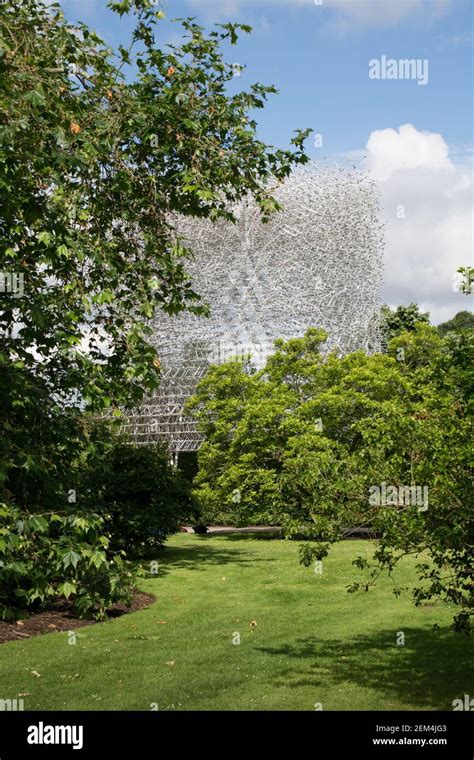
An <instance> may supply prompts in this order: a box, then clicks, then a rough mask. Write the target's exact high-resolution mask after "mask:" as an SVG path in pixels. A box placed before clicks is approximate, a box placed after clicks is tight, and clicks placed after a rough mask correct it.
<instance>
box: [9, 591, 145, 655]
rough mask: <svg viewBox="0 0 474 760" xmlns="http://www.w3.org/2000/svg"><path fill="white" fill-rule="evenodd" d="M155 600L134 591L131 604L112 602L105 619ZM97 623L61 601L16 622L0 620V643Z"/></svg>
mask: <svg viewBox="0 0 474 760" xmlns="http://www.w3.org/2000/svg"><path fill="white" fill-rule="evenodd" d="M154 601H155V597H154V596H153V594H144V593H142V592H141V591H136V592H135V594H134V595H133V599H132V606H131V607H126V606H125V605H124V604H114V605H113V607H111V608H110V610H108V611H107V618H106V619H107V620H110V619H112V618H116V617H120V616H121V615H126V614H127V613H128V612H136V611H137V610H143V609H145V607H149V606H150V605H151V604H153V602H154ZM93 623H97V620H81V619H80V618H77V617H75V615H74V612H73V608H72V604H71V603H70V602H66V601H64V602H62V603H61V604H57V605H55V606H54V607H53V608H52V609H49V610H45V611H42V612H31V613H29V614H28V615H27V617H25V618H23V619H22V620H17V621H16V622H13V623H11V622H8V623H7V622H5V621H3V620H0V644H3V643H4V642H6V641H20V640H25V639H29V638H31V637H32V636H38V635H39V634H41V633H53V632H54V631H73V630H76V628H82V627H83V626H85V625H92V624H93Z"/></svg>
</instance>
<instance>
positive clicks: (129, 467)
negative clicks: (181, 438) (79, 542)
mask: <svg viewBox="0 0 474 760" xmlns="http://www.w3.org/2000/svg"><path fill="white" fill-rule="evenodd" d="M86 479H87V483H86V488H87V491H88V495H87V496H86V502H87V501H90V503H91V504H95V505H97V506H98V508H99V511H101V512H103V513H104V514H107V515H109V518H110V519H108V522H107V528H108V530H109V531H110V533H111V547H112V548H113V549H118V550H123V549H125V550H126V551H127V553H132V554H135V555H140V554H143V553H146V551H147V550H149V549H153V548H156V547H160V546H162V545H163V543H164V542H165V540H166V537H167V536H168V535H170V534H171V533H175V532H176V531H177V530H178V529H179V527H180V525H181V524H182V523H183V522H185V521H186V520H188V519H190V518H192V517H193V516H194V517H195V516H196V515H193V507H192V501H191V496H190V486H189V484H188V483H187V481H186V480H185V479H184V477H183V476H182V475H181V473H180V472H179V471H176V470H175V469H174V468H173V467H172V466H171V464H170V461H169V455H168V452H167V450H166V448H165V447H164V446H161V445H158V444H155V445H153V446H136V445H133V444H130V443H128V442H126V441H123V440H118V441H115V443H114V444H113V445H112V447H111V449H110V450H109V451H108V453H107V454H106V455H105V456H104V457H103V458H102V457H99V459H98V460H97V461H96V462H95V464H94V466H93V467H91V468H90V469H89V471H88V473H87V475H86ZM94 508H95V507H94Z"/></svg>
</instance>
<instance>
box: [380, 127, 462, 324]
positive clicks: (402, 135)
mask: <svg viewBox="0 0 474 760" xmlns="http://www.w3.org/2000/svg"><path fill="white" fill-rule="evenodd" d="M366 153H367V157H366V161H365V163H366V166H367V168H368V169H370V170H371V172H372V174H373V176H374V179H375V180H376V181H377V183H378V186H379V189H380V195H381V200H382V211H383V216H384V218H385V220H386V230H385V238H386V250H385V288H384V299H385V300H386V301H387V302H388V303H389V304H391V305H392V306H394V305H397V304H401V303H404V304H407V303H409V302H410V301H415V302H417V303H419V304H420V306H421V307H422V308H423V309H425V310H427V311H430V312H431V317H432V321H433V322H435V323H438V322H441V321H444V320H445V319H447V318H449V317H451V316H452V315H454V314H455V313H456V312H457V311H460V310H461V309H469V308H471V306H472V304H471V299H469V298H468V297H466V296H463V295H461V294H459V293H456V292H454V291H453V289H452V283H453V274H454V272H455V271H456V269H457V268H458V267H459V266H461V265H466V264H470V263H472V250H473V178H472V168H471V166H470V164H469V161H467V160H466V161H465V162H464V163H463V164H456V165H455V164H454V163H453V162H452V160H451V158H450V155H449V149H448V146H447V144H446V142H445V140H444V139H443V137H442V135H439V134H435V133H430V132H421V131H418V130H417V129H415V127H414V126H412V125H411V124H405V125H403V126H401V127H400V128H399V129H398V131H397V130H395V129H383V130H378V131H375V132H372V134H371V135H370V137H369V140H368V142H367V146H366Z"/></svg>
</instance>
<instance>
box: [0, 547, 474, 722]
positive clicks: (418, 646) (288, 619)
mask: <svg viewBox="0 0 474 760" xmlns="http://www.w3.org/2000/svg"><path fill="white" fill-rule="evenodd" d="M371 551H372V545H371V544H370V542H363V541H347V542H345V543H343V544H340V545H339V546H337V547H336V548H335V549H334V550H333V553H332V555H331V556H330V558H328V559H327V560H325V562H324V568H323V573H322V575H318V574H315V573H314V572H312V570H311V569H307V568H303V567H301V566H300V565H299V563H298V544H297V543H295V542H286V541H282V540H267V539H263V538H255V537H252V538H247V537H242V536H237V535H236V536H219V537H209V536H195V535H187V534H180V535H177V536H174V537H173V538H172V539H171V540H170V541H169V543H168V547H167V548H166V549H165V550H164V551H163V552H161V553H160V554H159V555H158V556H157V559H158V562H159V572H158V575H157V576H156V577H151V578H150V579H146V580H143V581H141V583H140V586H141V588H142V589H143V590H144V591H146V592H150V593H153V594H155V596H156V602H155V604H153V605H152V606H151V607H150V608H148V609H146V610H142V611H140V612H136V613H133V614H131V615H125V616H123V617H121V618H118V619H115V620H112V621H108V622H106V623H101V624H97V625H93V626H90V627H86V628H79V629H78V631H77V643H76V645H69V644H68V635H67V633H51V634H47V635H43V636H38V637H36V638H32V639H30V640H27V641H26V640H25V641H15V642H10V643H7V644H3V645H2V646H0V674H1V688H0V697H1V698H4V699H6V698H15V697H18V696H20V695H26V696H24V697H23V698H24V700H25V709H27V710H37V709H41V710H73V709H74V710H87V709H91V710H106V709H107V710H150V709H152V705H153V706H155V707H156V706H157V707H158V709H159V710H246V709H250V710H314V709H315V704H316V703H321V705H322V708H323V710H409V709H414V710H423V709H426V710H437V709H441V710H444V709H446V710H451V709H452V700H453V699H455V698H458V697H462V696H463V695H464V694H466V693H472V675H470V673H469V663H472V660H473V657H472V655H473V653H474V652H473V643H472V640H470V639H468V638H467V637H466V636H464V635H460V634H456V633H454V632H453V631H452V630H451V629H450V627H449V626H450V621H451V616H452V610H451V609H450V608H449V607H447V606H446V605H437V606H425V607H421V608H415V607H414V606H413V604H412V603H411V600H410V597H409V595H406V596H402V597H399V598H397V597H395V596H394V595H393V593H392V588H393V584H392V582H391V581H390V580H387V579H386V580H384V581H382V582H380V583H379V585H378V586H377V588H376V589H375V590H372V591H370V592H368V593H365V592H360V593H357V594H355V595H354V594H348V593H347V592H346V590H345V587H346V586H347V584H349V583H350V582H351V581H353V580H354V579H355V578H356V577H360V576H359V571H357V570H355V569H354V568H353V567H352V564H351V562H352V559H353V558H354V557H355V556H356V555H358V554H361V553H362V554H366V553H369V552H371ZM413 564H414V563H413V562H411V561H406V562H404V564H403V566H402V567H401V569H400V570H399V578H400V580H401V581H402V582H404V583H410V581H412V580H413V578H414V574H413ZM434 624H437V625H438V626H439V629H434V627H433V626H434ZM399 632H403V633H404V635H405V645H404V646H397V643H396V641H397V634H398V633H399ZM236 634H239V635H240V645H235V644H234V643H233V641H237V640H238V637H237V636H236ZM33 671H36V673H37V674H39V675H35V674H34V673H33ZM469 689H470V690H471V691H469Z"/></svg>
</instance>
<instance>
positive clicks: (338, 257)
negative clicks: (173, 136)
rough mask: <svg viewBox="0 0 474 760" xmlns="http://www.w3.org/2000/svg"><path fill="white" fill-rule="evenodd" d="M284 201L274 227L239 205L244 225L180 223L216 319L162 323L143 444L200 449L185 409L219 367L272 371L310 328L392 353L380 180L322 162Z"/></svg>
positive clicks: (286, 190) (298, 175) (141, 427)
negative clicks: (384, 320)
mask: <svg viewBox="0 0 474 760" xmlns="http://www.w3.org/2000/svg"><path fill="white" fill-rule="evenodd" d="M274 195H275V197H276V198H277V199H278V201H279V202H280V203H281V205H282V206H283V210H282V211H280V212H278V213H276V214H274V215H273V217H272V218H271V220H270V221H269V222H268V223H266V224H263V223H262V222H261V218H260V213H259V210H258V208H257V206H256V204H255V203H254V202H253V201H248V200H245V201H243V202H241V203H240V204H238V206H236V207H235V208H234V213H235V215H236V217H237V220H238V221H237V223H236V224H232V223H230V222H223V221H220V222H217V223H212V222H209V221H207V220H189V219H183V220H181V221H180V222H179V224H178V230H179V232H180V234H181V235H183V237H184V238H185V239H186V242H187V244H188V245H189V246H190V247H191V248H192V250H193V251H194V254H195V259H194V260H193V261H190V262H189V265H188V267H187V268H188V271H189V273H190V275H191V277H192V280H193V287H194V290H195V291H196V292H198V293H199V294H200V295H202V296H203V297H204V299H205V300H206V301H207V302H208V303H209V304H210V307H211V315H210V317H209V318H206V317H198V316H196V315H193V314H189V313H184V314H181V315H178V316H174V317H168V316H167V315H164V314H161V315H160V316H159V317H158V318H157V319H156V321H155V323H154V329H155V334H154V343H155V345H156V347H157V349H158V353H159V356H160V361H161V365H162V367H163V369H164V372H163V380H162V385H161V388H160V390H159V392H158V393H157V394H156V395H155V396H153V397H152V398H149V399H148V400H147V401H146V402H145V403H144V404H143V405H142V407H141V408H140V409H138V410H136V412H135V414H133V415H131V416H130V417H129V419H128V422H127V425H126V427H127V428H128V430H129V431H130V432H132V434H133V436H134V438H135V440H136V441H137V442H138V443H148V442H151V441H154V440H158V439H162V438H165V439H166V440H167V442H168V444H169V447H170V450H171V451H173V452H179V451H195V450H197V449H198V448H199V446H200V443H201V436H200V434H199V433H198V431H197V430H196V427H195V424H194V422H193V421H192V420H191V419H189V418H187V417H186V416H185V415H184V413H183V406H184V403H185V402H186V399H187V398H188V397H189V396H190V395H191V394H192V393H193V392H194V389H195V387H196V384H197V382H198V381H199V379H200V378H201V377H202V376H203V375H204V374H205V372H206V369H207V368H208V366H209V365H210V364H211V363H215V362H217V363H219V362H222V361H225V360H226V359H228V358H230V357H231V356H240V357H242V359H244V358H247V357H248V355H249V354H251V355H252V357H253V362H254V363H255V364H256V365H257V367H259V366H262V365H263V363H264V361H265V359H266V357H267V356H268V354H269V353H270V352H271V350H272V346H273V341H274V340H275V339H276V338H291V337H298V336H301V335H303V334H304V332H305V331H306V330H307V328H308V327H310V326H314V327H322V328H324V329H325V330H326V331H327V332H328V334H329V340H328V344H327V348H328V349H329V348H331V349H334V348H337V349H339V351H340V352H341V353H347V352H350V351H354V350H357V349H362V350H364V351H366V352H374V351H377V350H379V349H380V335H379V320H378V314H379V310H380V289H381V279H382V241H383V234H382V228H381V224H380V222H379V209H378V202H377V196H376V192H375V189H374V184H373V182H372V181H371V180H370V178H369V177H368V176H367V175H366V174H364V173H362V172H360V171H358V170H357V169H355V168H354V169H350V170H349V169H339V168H338V170H337V171H333V170H332V171H320V170H318V169H317V168H316V167H315V166H314V165H313V166H311V167H309V168H305V169H302V170H298V171H297V172H295V173H294V174H293V175H292V176H291V177H290V178H289V179H288V180H287V181H286V182H285V183H283V184H282V185H280V186H279V187H278V188H277V189H276V190H275V191H274Z"/></svg>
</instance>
